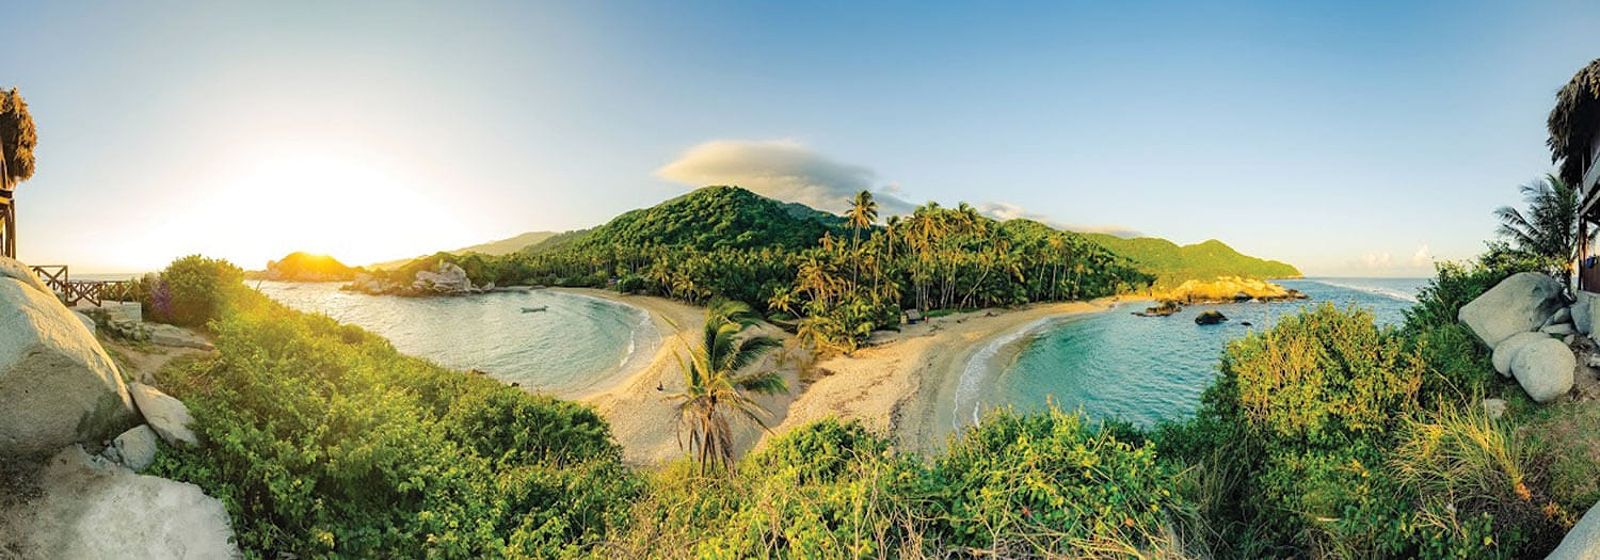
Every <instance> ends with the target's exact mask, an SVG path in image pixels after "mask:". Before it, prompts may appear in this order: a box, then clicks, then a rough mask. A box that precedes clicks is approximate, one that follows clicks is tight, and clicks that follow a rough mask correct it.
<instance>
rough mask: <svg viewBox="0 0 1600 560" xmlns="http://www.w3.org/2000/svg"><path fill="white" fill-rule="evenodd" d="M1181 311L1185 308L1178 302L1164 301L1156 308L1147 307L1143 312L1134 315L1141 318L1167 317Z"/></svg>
mask: <svg viewBox="0 0 1600 560" xmlns="http://www.w3.org/2000/svg"><path fill="white" fill-rule="evenodd" d="M1179 311H1183V306H1181V305H1178V302H1176V301H1172V300H1170V299H1169V300H1162V302H1161V303H1158V304H1156V305H1155V306H1152V307H1146V308H1144V311H1143V312H1134V315H1138V316H1140V317H1166V316H1169V315H1172V314H1174V313H1177V312H1179Z"/></svg>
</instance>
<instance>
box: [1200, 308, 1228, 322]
mask: <svg viewBox="0 0 1600 560" xmlns="http://www.w3.org/2000/svg"><path fill="white" fill-rule="evenodd" d="M1227 320H1228V318H1227V317H1226V316H1224V315H1223V314H1222V313H1221V312H1220V311H1207V312H1205V313H1201V314H1199V315H1197V316H1195V318H1194V324H1196V325H1216V324H1221V323H1223V322H1225V321H1227Z"/></svg>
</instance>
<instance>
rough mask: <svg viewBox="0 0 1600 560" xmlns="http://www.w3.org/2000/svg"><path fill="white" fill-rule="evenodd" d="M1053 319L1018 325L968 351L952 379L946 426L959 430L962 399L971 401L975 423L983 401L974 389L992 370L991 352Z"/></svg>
mask: <svg viewBox="0 0 1600 560" xmlns="http://www.w3.org/2000/svg"><path fill="white" fill-rule="evenodd" d="M1056 319H1058V318H1057V317H1045V318H1043V319H1039V320H1037V321H1034V322H1032V323H1028V324H1026V325H1023V326H1022V328H1019V329H1017V330H1014V331H1011V332H1009V333H1006V334H1004V335H1001V336H997V337H995V338H994V339H993V340H990V341H989V343H988V344H985V345H983V347H982V348H979V349H978V351H977V352H974V353H973V354H972V357H971V358H969V359H968V360H967V366H966V367H965V368H964V369H962V370H961V378H960V380H959V381H957V382H956V394H955V399H954V400H955V402H954V403H953V404H952V406H953V407H954V408H955V414H953V415H951V418H950V427H951V428H952V429H955V430H960V429H961V425H962V424H961V417H962V414H963V413H964V412H967V411H966V410H963V409H964V408H965V407H963V406H962V402H963V401H968V400H970V401H972V406H971V412H970V416H971V418H972V424H974V425H976V424H977V423H978V419H979V417H980V416H982V414H983V401H981V400H980V399H979V398H978V388H979V387H980V386H982V382H983V380H984V378H985V377H986V376H987V374H988V373H989V372H990V370H991V369H992V366H993V365H994V364H993V363H992V362H993V361H994V357H995V355H997V354H999V353H1000V349H1001V348H1005V347H1006V345H1008V344H1011V343H1014V342H1016V341H1018V340H1021V339H1022V337H1024V336H1027V335H1029V334H1031V333H1033V332H1035V331H1037V330H1039V329H1041V328H1043V327H1044V326H1045V325H1048V324H1050V323H1052V322H1054V321H1055V320H1056Z"/></svg>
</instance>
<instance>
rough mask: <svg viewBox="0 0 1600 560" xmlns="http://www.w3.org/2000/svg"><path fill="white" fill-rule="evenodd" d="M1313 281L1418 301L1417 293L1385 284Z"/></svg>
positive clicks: (1412, 301)
mask: <svg viewBox="0 0 1600 560" xmlns="http://www.w3.org/2000/svg"><path fill="white" fill-rule="evenodd" d="M1312 282H1316V283H1318V284H1322V285H1324V286H1332V287H1334V288H1343V289H1346V290H1354V291H1357V292H1364V293H1368V294H1372V295H1375V296H1381V297H1386V298H1389V299H1393V300H1398V301H1406V302H1411V303H1416V302H1417V295H1416V294H1412V293H1406V292H1404V291H1402V290H1396V289H1394V288H1385V287H1383V286H1363V285H1360V284H1350V283H1345V282H1335V281H1332V280H1312Z"/></svg>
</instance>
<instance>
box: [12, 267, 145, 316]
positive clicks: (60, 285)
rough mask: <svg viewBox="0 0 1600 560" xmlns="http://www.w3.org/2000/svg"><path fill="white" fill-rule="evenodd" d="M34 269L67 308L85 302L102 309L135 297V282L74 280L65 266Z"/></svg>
mask: <svg viewBox="0 0 1600 560" xmlns="http://www.w3.org/2000/svg"><path fill="white" fill-rule="evenodd" d="M32 268H33V272H34V274H38V275H39V279H40V280H43V281H44V283H45V285H46V286H49V287H50V290H51V291H53V292H55V293H56V297H59V298H61V303H65V304H67V307H72V306H75V305H77V304H79V303H85V302H87V303H89V304H90V305H93V306H95V307H100V306H101V304H103V303H105V302H107V301H126V300H128V299H131V297H132V295H133V290H132V288H133V282H130V281H127V280H73V279H72V277H71V275H69V274H68V272H67V265H64V264H45V265H36V266H33V267H32Z"/></svg>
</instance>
